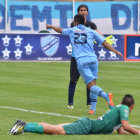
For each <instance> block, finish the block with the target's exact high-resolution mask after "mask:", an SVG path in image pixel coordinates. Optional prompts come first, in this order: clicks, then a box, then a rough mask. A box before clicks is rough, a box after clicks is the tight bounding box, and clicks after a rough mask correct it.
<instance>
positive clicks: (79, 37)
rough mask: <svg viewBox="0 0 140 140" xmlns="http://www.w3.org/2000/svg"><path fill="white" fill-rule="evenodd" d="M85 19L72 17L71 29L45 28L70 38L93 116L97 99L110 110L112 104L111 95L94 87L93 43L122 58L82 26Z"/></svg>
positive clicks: (102, 38)
mask: <svg viewBox="0 0 140 140" xmlns="http://www.w3.org/2000/svg"><path fill="white" fill-rule="evenodd" d="M84 23H85V18H84V16H83V15H80V14H77V15H76V16H75V17H74V24H75V26H74V27H73V28H68V29H62V28H60V27H56V26H53V25H49V24H47V25H46V27H47V28H52V29H54V30H55V31H56V32H58V33H62V34H63V35H68V36H70V41H71V44H72V49H73V53H74V56H75V59H76V63H77V68H78V71H79V73H80V75H81V76H82V78H83V79H84V82H85V84H86V85H87V87H88V88H89V89H90V100H91V109H90V111H89V113H90V114H94V113H95V111H96V103H97V97H98V96H100V97H102V98H104V99H105V100H106V101H107V102H108V105H109V108H110V109H111V108H112V107H113V106H114V104H113V101H112V98H113V95H112V93H108V94H107V93H105V92H104V91H103V90H102V89H101V88H100V87H99V86H97V85H96V79H97V74H98V60H97V56H96V54H95V51H94V42H93V40H96V41H97V42H98V43H100V44H102V45H103V46H104V47H105V48H106V49H108V50H110V51H113V52H115V53H116V54H117V55H120V56H121V57H123V55H122V54H121V53H120V52H119V51H117V50H115V49H114V48H113V47H112V46H111V45H109V44H108V43H107V42H106V41H105V38H104V37H103V36H101V35H100V34H99V33H97V32H96V31H94V30H92V29H89V28H87V27H86V26H84Z"/></svg>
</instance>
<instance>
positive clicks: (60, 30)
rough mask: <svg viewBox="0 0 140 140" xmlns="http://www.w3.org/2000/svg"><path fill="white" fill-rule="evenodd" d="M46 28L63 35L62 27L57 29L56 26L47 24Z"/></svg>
mask: <svg viewBox="0 0 140 140" xmlns="http://www.w3.org/2000/svg"><path fill="white" fill-rule="evenodd" d="M46 28H47V29H50V28H51V29H53V30H55V31H56V32H58V33H62V28H60V27H56V26H53V25H50V24H47V25H46Z"/></svg>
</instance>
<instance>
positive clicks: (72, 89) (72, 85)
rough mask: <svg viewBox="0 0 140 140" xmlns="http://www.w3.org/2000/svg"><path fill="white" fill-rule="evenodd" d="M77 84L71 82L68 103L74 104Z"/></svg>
mask: <svg viewBox="0 0 140 140" xmlns="http://www.w3.org/2000/svg"><path fill="white" fill-rule="evenodd" d="M75 87H76V84H75V83H73V82H71V81H70V83H69V95H68V104H69V105H73V96H74V92H75Z"/></svg>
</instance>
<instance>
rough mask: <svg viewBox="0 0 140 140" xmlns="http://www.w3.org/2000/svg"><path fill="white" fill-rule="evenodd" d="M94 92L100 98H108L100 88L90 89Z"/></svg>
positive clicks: (93, 87)
mask: <svg viewBox="0 0 140 140" xmlns="http://www.w3.org/2000/svg"><path fill="white" fill-rule="evenodd" d="M90 90H91V91H92V92H94V93H95V94H96V95H97V96H100V97H102V98H104V99H106V98H107V94H106V93H105V92H104V91H103V90H102V89H101V88H100V87H99V86H92V87H91V88H90Z"/></svg>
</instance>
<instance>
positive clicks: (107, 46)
mask: <svg viewBox="0 0 140 140" xmlns="http://www.w3.org/2000/svg"><path fill="white" fill-rule="evenodd" d="M102 45H103V46H104V47H105V48H106V49H107V50H109V51H113V52H114V53H116V54H117V55H120V56H121V57H122V58H123V55H122V53H121V52H119V51H117V50H116V49H114V48H113V47H112V46H111V45H110V44H109V43H107V42H106V41H104V42H103V43H102Z"/></svg>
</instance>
